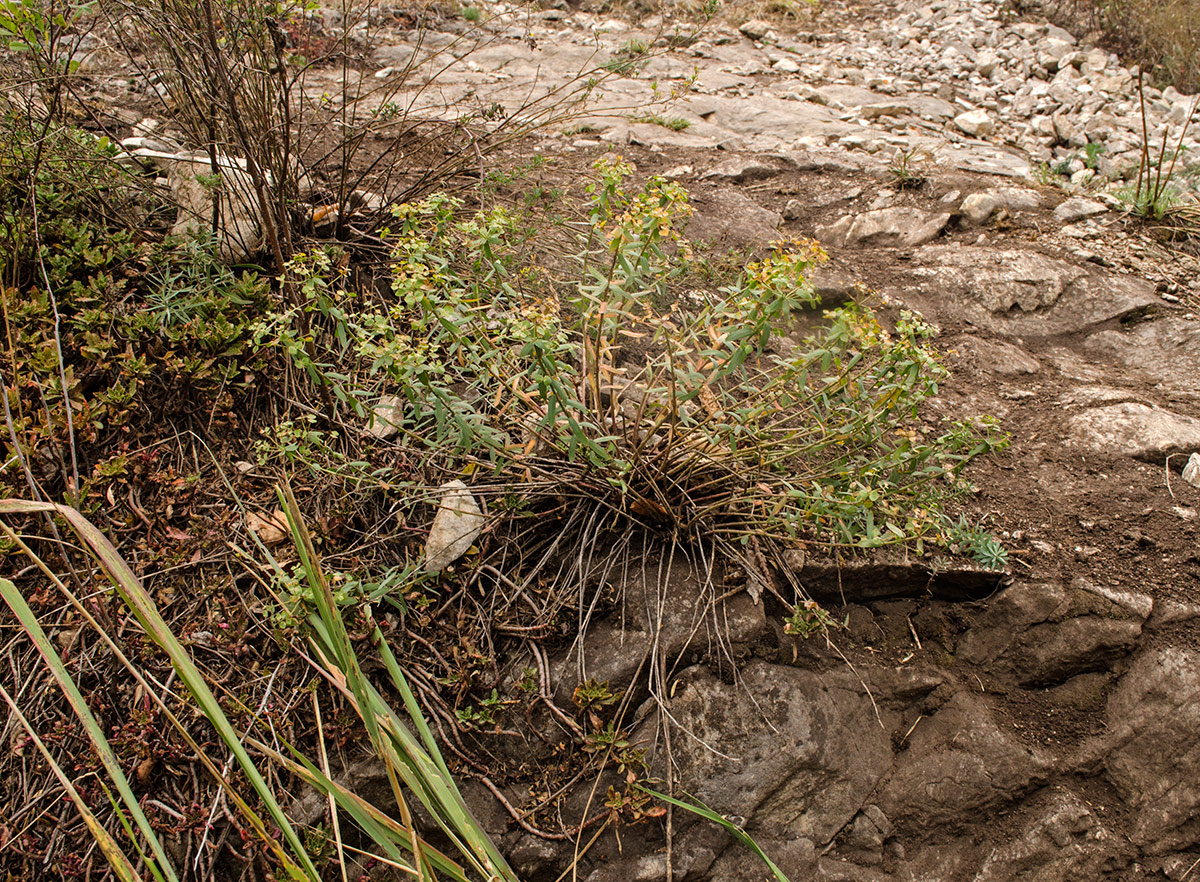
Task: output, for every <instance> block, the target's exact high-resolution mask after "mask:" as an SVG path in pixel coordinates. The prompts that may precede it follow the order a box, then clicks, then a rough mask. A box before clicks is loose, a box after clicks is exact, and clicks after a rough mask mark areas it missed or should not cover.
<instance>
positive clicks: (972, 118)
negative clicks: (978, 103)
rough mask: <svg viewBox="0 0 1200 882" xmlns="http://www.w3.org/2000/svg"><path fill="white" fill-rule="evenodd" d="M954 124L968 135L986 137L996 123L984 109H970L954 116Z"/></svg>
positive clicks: (994, 127) (993, 129)
mask: <svg viewBox="0 0 1200 882" xmlns="http://www.w3.org/2000/svg"><path fill="white" fill-rule="evenodd" d="M954 125H956V126H957V127H958V128H959V130H960V131H962V132H964V133H965V134H968V135H973V136H977V137H980V138H984V137H987V136H988V135H990V134H991V133H992V132H993V131H995V129H996V123H995V122H994V121H993V120H992V118H991V117H990V116H988V114H987V111H984V110H970V111H967V112H966V113H960V114H959V115H958V116H956V117H954Z"/></svg>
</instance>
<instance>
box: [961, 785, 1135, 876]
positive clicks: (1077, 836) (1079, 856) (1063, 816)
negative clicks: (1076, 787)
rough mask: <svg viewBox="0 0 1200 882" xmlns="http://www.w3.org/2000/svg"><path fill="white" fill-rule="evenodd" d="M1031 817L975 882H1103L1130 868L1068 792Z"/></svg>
mask: <svg viewBox="0 0 1200 882" xmlns="http://www.w3.org/2000/svg"><path fill="white" fill-rule="evenodd" d="M1030 814H1031V817H1030V819H1029V820H1028V821H1026V822H1025V827H1024V830H1023V832H1022V833H1021V835H1020V836H1018V837H1017V838H1016V839H1013V840H1012V841H1010V842H1008V843H1005V844H1003V845H1000V846H997V847H995V848H993V849H992V850H991V852H990V853H989V854H988V856H987V858H986V859H985V860H984V862H983V866H982V867H980V870H979V873H978V875H976V876H975V877H974V879H973V882H1022V880H1028V879H1034V878H1036V879H1037V880H1038V882H1077V880H1081V879H1102V878H1106V875H1105V874H1106V873H1107V872H1109V871H1112V870H1119V869H1121V868H1123V867H1124V866H1125V865H1126V864H1127V863H1128V856H1127V855H1126V854H1125V847H1124V846H1123V844H1122V843H1121V841H1120V839H1119V838H1118V837H1117V836H1116V835H1115V834H1114V833H1113V832H1112V831H1111V830H1109V829H1108V828H1107V827H1105V826H1104V825H1103V824H1101V823H1100V821H1099V819H1098V818H1097V817H1096V816H1095V814H1094V813H1093V812H1092V811H1091V810H1090V809H1089V808H1088V806H1087V803H1085V802H1084V801H1083V800H1082V799H1081V798H1080V797H1079V796H1077V795H1076V794H1074V793H1072V792H1071V791H1069V790H1066V789H1064V788H1061V787H1055V788H1054V789H1053V790H1051V793H1050V799H1049V803H1048V804H1047V805H1045V806H1044V807H1042V808H1040V809H1038V810H1036V811H1034V812H1032V813H1030ZM1031 871H1032V872H1033V873H1034V874H1035V875H1030V872H1031Z"/></svg>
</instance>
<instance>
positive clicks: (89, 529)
mask: <svg viewBox="0 0 1200 882" xmlns="http://www.w3.org/2000/svg"><path fill="white" fill-rule="evenodd" d="M43 513H50V514H57V515H59V516H60V517H62V518H64V519H65V520H66V521H67V523H68V524H70V526H71V529H72V530H74V531H75V533H76V535H78V536H79V538H80V539H81V540H82V541H83V543H84V545H86V546H87V548H88V549H89V550H90V551H91V552H92V554H93V555H95V557H96V559H97V560H98V561H99V562H100V564H101V566H103V568H104V569H105V571H106V572H107V573H108V576H109V578H110V579H111V581H112V583H113V586H114V588H115V589H116V591H117V593H118V595H120V597H121V599H122V600H123V601H124V602H125V604H126V605H127V606H128V607H129V609H130V611H131V612H132V613H133V615H134V617H135V618H136V619H137V620H138V622H139V623H140V624H141V626H142V628H143V629H145V631H146V633H147V635H148V636H149V637H150V639H152V640H153V641H154V642H155V643H157V644H158V645H159V647H161V648H162V649H163V651H165V652H166V653H167V656H168V658H169V659H170V660H171V665H172V667H174V669H175V671H176V673H177V674H178V676H179V679H180V681H181V682H182V683H183V684H184V686H185V687H186V688H187V690H188V692H189V693H190V694H191V695H192V698H194V699H195V701H196V703H197V704H198V705H199V706H200V711H201V712H202V713H203V714H204V716H205V718H207V719H208V721H209V723H210V724H211V725H212V727H213V728H214V729H216V731H217V734H218V735H220V737H221V740H222V741H224V742H225V746H226V747H227V748H228V749H229V751H230V752H231V753H232V754H233V755H234V757H235V759H236V760H237V762H238V765H239V766H240V767H241V769H242V772H243V774H245V776H246V778H247V780H248V781H249V782H250V785H251V786H252V787H253V788H254V792H255V793H256V794H257V795H258V797H259V799H261V800H262V802H263V805H264V806H266V809H267V814H268V815H270V817H271V820H272V821H273V822H274V823H275V825H276V826H277V827H278V828H279V829H280V831H281V832H282V834H283V837H284V839H285V841H286V842H287V845H288V849H289V851H290V855H289V854H288V853H286V852H284V851H282V850H276V851H275V854H276V857H277V858H279V860H280V861H281V863H283V865H284V867H285V868H286V869H287V871H288V872H289V874H290V875H291V876H292V877H293V878H296V879H308V880H311V882H320V878H321V877H320V874H319V873H318V872H317V868H316V867H315V866H314V865H313V862H312V859H311V858H310V857H309V855H308V852H307V850H306V849H305V848H304V843H303V842H302V841H301V839H300V836H299V834H297V832H296V830H295V828H294V827H293V826H292V824H291V822H290V821H289V820H288V818H287V815H285V814H284V812H283V809H282V808H281V807H280V806H279V803H278V802H277V801H276V799H275V796H274V794H273V793H271V788H270V787H268V786H267V782H266V781H265V780H264V779H263V776H262V774H261V773H260V772H259V770H258V767H257V766H255V764H254V760H253V759H251V757H250V754H249V753H247V752H246V748H245V746H244V745H243V744H242V741H241V737H240V736H239V735H238V732H237V730H236V729H234V727H233V725H232V724H231V723H230V722H229V719H228V717H226V716H225V711H224V710H223V709H222V708H221V705H220V703H219V702H218V701H217V699H216V696H215V695H213V693H212V690H210V689H209V688H208V684H207V683H206V682H205V680H204V677H203V675H202V674H201V673H200V671H199V669H198V668H197V667H196V665H195V664H194V663H193V662H192V659H191V656H190V655H189V654H188V652H187V650H186V649H185V648H184V647H183V645H182V644H181V643H180V642H179V640H178V639H176V637H175V635H174V634H173V633H172V632H171V629H170V628H169V627H168V626H167V623H166V622H165V621H163V618H162V616H161V615H160V614H159V612H158V607H157V606H156V605H155V603H154V600H153V599H152V598H151V597H150V595H149V594H148V593H147V592H146V589H145V588H143V587H142V583H141V581H140V580H139V579H138V577H137V576H136V575H135V574H134V572H133V570H131V569H130V568H129V565H128V564H127V563H125V561H124V559H122V557H121V555H120V554H119V553H118V552H117V550H116V549H115V548H114V547H113V546H112V544H111V543H110V542H109V541H108V539H107V538H106V537H105V535H104V534H103V533H102V532H100V530H99V529H97V527H96V526H95V525H94V524H92V523H91V521H89V520H88V519H87V518H85V517H84V516H83V515H82V514H80V513H79V512H78V511H76V510H75V509H73V508H71V507H69V506H66V505H58V504H56V503H53V502H29V501H27V500H22V499H4V500H0V515H4V514H22V515H32V514H43ZM272 843H273V840H270V839H268V844H269V845H270V844H272Z"/></svg>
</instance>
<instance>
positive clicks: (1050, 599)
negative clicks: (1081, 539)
mask: <svg viewBox="0 0 1200 882" xmlns="http://www.w3.org/2000/svg"><path fill="white" fill-rule="evenodd" d="M1118 600H1120V601H1122V602H1120V603H1119V602H1118ZM1150 607H1151V602H1150V599H1149V598H1148V597H1144V596H1140V597H1134V596H1133V595H1129V596H1128V597H1124V596H1122V597H1119V598H1114V597H1110V596H1108V594H1107V593H1106V592H1105V591H1104V590H1103V589H1094V590H1093V586H1091V585H1089V584H1087V583H1085V582H1082V581H1077V582H1075V583H1072V585H1071V587H1070V588H1064V587H1063V586H1061V585H1058V584H1056V583H1053V582H1033V583H1026V582H1018V583H1016V584H1014V585H1012V586H1011V587H1009V588H1006V589H1005V590H1004V591H1003V592H1002V593H1001V594H1000V596H999V597H997V598H996V600H994V601H993V602H992V603H991V604H990V605H989V607H988V609H987V611H986V612H985V613H984V614H983V615H982V616H980V617H979V619H978V620H977V621H976V623H975V624H974V625H973V626H972V628H971V629H970V630H969V631H968V632H967V633H966V635H964V637H963V638H962V640H961V641H960V642H959V645H958V653H957V655H958V657H959V658H961V659H962V660H963V661H966V662H969V663H971V664H976V665H980V666H983V667H986V668H987V671H988V673H989V674H991V675H992V676H995V677H1000V678H1005V679H1011V680H1012V681H1015V682H1017V683H1019V684H1021V685H1023V686H1041V685H1046V684H1050V683H1061V682H1063V681H1064V680H1067V679H1068V678H1070V677H1073V676H1075V675H1077V674H1081V673H1085V672H1088V671H1098V670H1105V669H1107V668H1108V667H1109V666H1110V665H1111V664H1112V662H1113V661H1115V660H1116V659H1118V658H1121V657H1122V656H1124V655H1127V654H1128V653H1129V652H1130V651H1131V650H1132V649H1133V647H1134V646H1135V645H1136V644H1137V640H1138V638H1139V637H1140V636H1141V633H1142V623H1143V622H1144V621H1145V620H1146V618H1147V616H1149V614H1150Z"/></svg>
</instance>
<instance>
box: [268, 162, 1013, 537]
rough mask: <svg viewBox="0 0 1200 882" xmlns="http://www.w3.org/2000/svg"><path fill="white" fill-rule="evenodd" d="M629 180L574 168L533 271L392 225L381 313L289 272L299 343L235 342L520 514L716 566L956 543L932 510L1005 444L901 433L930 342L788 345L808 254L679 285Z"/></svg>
mask: <svg viewBox="0 0 1200 882" xmlns="http://www.w3.org/2000/svg"><path fill="white" fill-rule="evenodd" d="M630 173H631V168H630V166H628V165H627V164H625V163H623V162H621V161H620V160H602V161H601V162H600V163H598V164H597V179H596V181H595V182H594V183H593V184H592V185H591V186H590V187H589V202H588V206H587V208H588V217H587V220H586V222H585V223H583V224H581V225H580V233H579V237H578V240H577V245H576V250H575V252H574V253H573V254H571V255H570V256H569V259H567V260H566V261H559V263H558V265H557V266H556V267H554V268H551V267H548V266H546V265H543V264H541V263H538V262H536V261H535V260H533V259H531V257H530V255H529V252H528V249H527V247H526V242H525V240H524V239H523V237H522V236H521V234H520V229H519V226H518V224H516V223H515V221H514V219H513V217H512V216H511V215H510V214H509V213H508V212H507V211H506V210H505V209H503V208H493V209H491V210H487V211H480V212H477V213H475V214H473V215H468V216H466V217H464V216H463V215H462V205H461V203H460V202H459V201H458V200H456V199H454V198H451V197H448V196H437V197H433V198H429V199H426V200H424V201H421V202H418V203H413V204H406V205H401V206H398V207H397V208H396V210H395V217H394V222H393V223H392V225H391V227H390V229H388V230H386V231H385V232H384V234H383V236H384V239H385V241H386V242H388V243H389V245H390V248H391V292H390V296H386V297H384V296H373V295H372V296H368V295H364V294H360V293H356V292H354V291H351V290H349V289H348V288H347V287H345V279H344V277H342V276H339V274H338V273H337V272H336V271H335V270H334V269H333V266H334V263H333V260H332V257H331V255H330V254H329V253H327V252H325V251H315V252H311V253H309V254H306V255H303V256H301V257H300V258H298V259H297V260H296V261H295V262H294V263H293V265H292V266H291V267H290V271H291V272H292V273H293V275H294V277H295V278H296V279H297V280H298V284H299V285H300V287H301V289H302V290H303V292H304V302H305V303H306V304H307V306H306V308H307V309H308V310H310V311H311V312H312V313H313V314H314V315H313V318H312V321H311V326H312V327H313V328H321V329H323V333H322V334H321V336H320V338H319V340H318V341H317V342H318V344H319V345H318V346H317V347H316V348H315V349H314V348H313V347H310V346H307V345H306V341H305V340H304V339H302V338H301V335H300V333H299V332H298V331H297V330H296V329H297V328H298V327H300V323H298V322H296V321H295V320H294V318H295V317H294V315H293V314H292V312H293V310H284V311H281V312H278V313H276V314H274V315H272V316H270V317H267V318H265V319H264V320H263V321H262V322H260V323H259V325H258V326H257V327H256V328H255V338H256V342H257V343H259V344H260V345H265V344H277V345H279V346H281V347H282V348H283V350H284V351H286V352H287V353H289V355H290V356H291V358H292V359H293V360H294V362H295V364H296V365H297V366H298V367H299V368H301V369H302V370H303V371H304V373H305V374H306V375H307V376H308V377H309V378H310V379H311V381H312V382H313V383H314V384H315V385H317V386H320V387H323V388H324V389H326V390H328V391H330V392H332V397H333V398H335V399H336V400H337V401H338V402H341V404H342V406H344V407H345V408H347V409H349V410H352V411H354V412H355V413H356V414H357V415H358V416H359V417H360V418H362V419H364V420H366V419H371V418H372V410H373V408H375V406H376V402H378V401H380V400H381V399H383V398H384V397H385V396H386V397H387V400H388V401H389V402H394V401H398V402H399V404H398V406H395V407H390V408H389V409H388V412H387V416H386V418H387V420H388V421H389V422H392V423H394V424H395V428H396V429H397V430H398V432H399V436H400V438H401V443H403V444H406V445H409V446H411V447H413V448H415V449H419V450H423V451H425V452H426V453H427V455H429V456H431V457H435V458H437V459H438V461H439V462H441V463H442V464H444V466H445V467H446V468H447V469H449V470H451V471H463V470H466V471H467V472H472V473H475V472H478V473H481V474H487V475H489V476H490V480H492V481H493V483H495V482H497V481H498V482H501V483H502V482H503V481H504V480H505V479H509V480H513V481H517V480H518V479H519V481H520V483H521V485H522V487H523V488H524V491H523V493H524V496H525V501H526V502H528V497H529V495H531V494H536V493H538V492H545V493H549V494H553V493H555V492H561V491H562V490H563V488H564V487H567V486H569V487H571V488H572V491H573V492H575V491H578V490H580V489H581V488H582V489H584V490H585V491H586V492H587V493H589V494H591V495H592V496H593V497H594V498H596V499H599V500H603V504H605V505H607V506H610V507H611V508H612V509H613V510H617V511H620V512H623V513H625V514H627V515H628V516H629V518H630V519H631V520H632V521H634V522H637V523H638V524H641V525H643V526H648V527H651V528H653V529H655V530H658V531H659V532H662V533H665V534H668V535H672V536H686V537H696V538H703V539H706V540H715V541H717V542H718V543H719V544H722V545H724V546H727V547H730V548H732V549H734V550H736V547H737V546H739V545H741V546H748V545H752V544H754V543H757V542H761V541H767V540H778V541H780V542H796V541H804V542H807V543H810V544H812V545H814V546H817V547H821V548H835V547H853V548H875V547H879V546H884V545H889V544H899V543H906V544H910V545H912V546H913V547H915V548H916V549H917V550H918V551H920V550H923V549H924V546H925V544H927V543H933V544H940V545H949V544H951V543H956V544H960V545H961V544H963V540H964V536H963V527H962V525H961V524H960V523H957V522H951V521H950V520H949V519H948V518H947V517H946V516H945V513H944V506H945V503H946V502H947V501H949V500H951V499H953V498H955V497H958V496H961V495H962V494H964V493H966V492H968V491H969V490H970V489H971V487H970V485H969V484H968V482H967V481H965V480H964V478H963V477H962V475H961V470H962V468H963V466H964V465H965V464H966V463H967V462H969V461H970V460H971V459H972V458H973V457H975V456H978V455H980V454H982V453H985V452H988V451H991V450H995V449H996V448H998V447H1000V446H1002V445H1003V444H1004V443H1005V442H1004V439H1003V437H1002V436H1001V435H1000V434H999V433H998V432H997V430H996V428H995V425H994V423H993V422H992V421H991V420H990V419H987V418H979V419H974V420H947V421H942V422H935V421H932V420H930V419H929V418H927V417H925V416H924V415H923V413H922V409H921V405H922V403H923V402H925V401H926V400H927V399H928V398H929V397H930V396H932V395H935V394H936V393H937V391H938V386H939V383H941V382H942V381H943V379H944V378H945V376H946V370H945V368H944V367H943V366H942V365H941V364H940V363H939V361H938V358H937V355H936V353H935V351H934V349H933V347H932V346H931V344H930V340H931V338H932V337H933V336H934V333H935V331H934V329H933V328H932V327H930V326H929V325H928V324H926V323H925V322H924V321H923V320H922V319H921V317H920V316H918V315H916V314H913V313H910V312H903V313H901V314H900V316H899V318H898V319H897V320H896V321H895V322H894V323H893V324H892V326H891V327H890V328H889V327H886V326H885V325H884V324H883V323H882V322H881V321H880V319H879V317H878V316H877V315H876V314H875V312H873V311H872V309H871V308H869V307H868V306H867V305H863V304H856V303H849V304H846V305H844V306H840V307H838V308H835V309H831V310H827V311H826V312H825V313H824V322H823V323H822V325H821V326H820V329H819V330H817V331H815V332H813V333H811V334H810V335H809V336H807V337H806V338H804V339H803V340H802V341H801V342H799V343H798V344H797V343H796V341H794V340H792V339H790V338H789V334H790V333H791V332H792V330H793V327H794V325H795V322H796V319H797V317H798V316H799V315H800V314H801V313H802V312H805V311H808V312H811V311H812V310H814V309H818V308H819V307H820V304H819V301H818V298H817V297H816V295H815V294H814V293H813V289H812V286H811V285H810V284H809V282H808V281H807V279H806V274H807V273H808V272H809V270H811V268H812V267H813V266H814V265H816V264H817V263H818V262H820V261H821V260H823V259H824V254H823V252H822V251H821V250H820V248H819V247H818V246H817V245H816V244H815V243H811V242H789V243H783V244H780V245H778V246H776V248H775V249H774V250H773V251H772V253H771V254H769V255H768V256H766V257H764V258H763V259H761V260H758V261H754V262H751V263H749V264H747V265H746V266H745V267H744V269H743V270H742V271H741V272H740V274H738V275H737V277H736V278H734V279H732V280H731V281H729V282H728V283H727V284H725V285H723V286H721V287H719V288H717V289H716V290H712V289H711V288H702V287H697V285H696V283H697V280H698V279H700V278H702V274H701V273H700V272H699V268H700V261H699V260H698V258H697V257H696V255H695V254H694V253H693V250H692V248H691V246H690V245H689V243H688V241H687V240H686V239H684V238H683V237H682V235H681V232H682V228H683V224H684V223H685V221H686V219H687V216H688V214H689V212H690V206H689V204H688V198H687V194H686V193H685V192H684V190H683V189H682V188H681V187H680V186H679V185H678V184H676V183H672V182H668V181H666V180H663V179H661V178H652V179H651V180H650V181H648V182H647V183H646V184H645V186H643V187H641V188H639V189H634V190H630V189H627V188H626V186H625V184H626V179H627V178H628V176H629V175H630ZM314 352H315V353H316V357H314ZM374 418H375V419H380V418H381V416H380V415H379V414H378V413H377V414H375V417H374ZM967 544H968V545H971V544H972V543H967ZM972 547H974V546H972ZM993 557H995V555H993Z"/></svg>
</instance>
